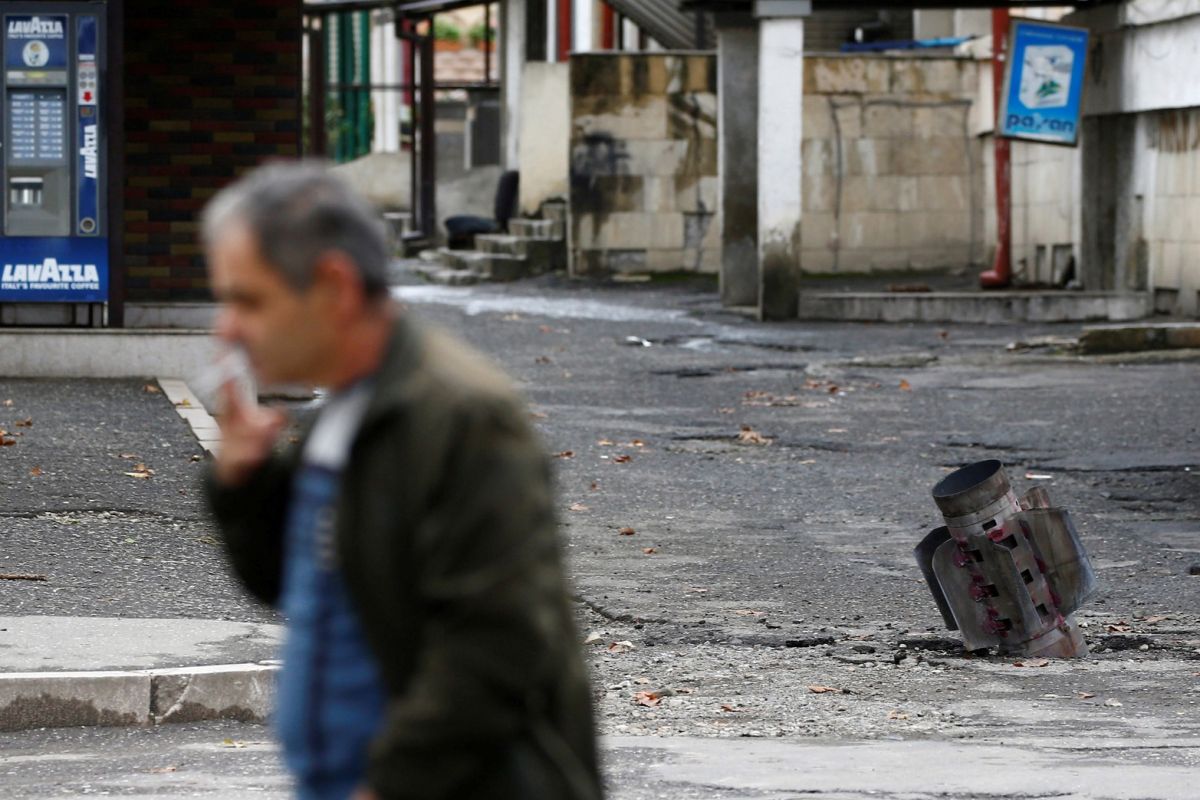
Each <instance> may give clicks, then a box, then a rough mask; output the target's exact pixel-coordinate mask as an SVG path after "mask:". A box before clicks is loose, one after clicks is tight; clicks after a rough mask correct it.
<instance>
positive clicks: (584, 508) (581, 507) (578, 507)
mask: <svg viewBox="0 0 1200 800" xmlns="http://www.w3.org/2000/svg"><path fill="white" fill-rule="evenodd" d="M567 510H568V511H591V509H590V508H588V507H587V506H585V505H584V504H583V503H571V506H570V507H569V508H568V509H567Z"/></svg>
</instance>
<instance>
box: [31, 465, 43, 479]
mask: <svg viewBox="0 0 1200 800" xmlns="http://www.w3.org/2000/svg"><path fill="white" fill-rule="evenodd" d="M29 474H30V475H32V476H33V477H35V478H39V477H41V476H42V475H43V474H44V473H43V472H42V468H41V467H34V468H33V469H31V470H29Z"/></svg>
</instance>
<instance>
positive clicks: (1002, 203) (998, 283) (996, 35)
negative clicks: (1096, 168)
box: [979, 7, 1012, 289]
mask: <svg viewBox="0 0 1200 800" xmlns="http://www.w3.org/2000/svg"><path fill="white" fill-rule="evenodd" d="M1008 25H1009V13H1008V8H1007V7H1005V8H994V9H992V103H993V107H994V108H995V115H994V116H995V124H994V125H993V134H992V138H993V139H994V140H995V145H996V261H995V263H994V264H993V265H992V268H991V269H990V270H988V271H987V272H983V273H981V274H980V275H979V285H980V286H982V287H983V288H985V289H1002V288H1004V287H1005V286H1008V285H1009V284H1010V283H1012V164H1011V147H1010V143H1009V141H1008V139H1006V138H1004V137H1003V136H1001V135H1000V96H1001V94H1002V93H1003V92H1004V66H1005V61H1006V60H1007V50H1008Z"/></svg>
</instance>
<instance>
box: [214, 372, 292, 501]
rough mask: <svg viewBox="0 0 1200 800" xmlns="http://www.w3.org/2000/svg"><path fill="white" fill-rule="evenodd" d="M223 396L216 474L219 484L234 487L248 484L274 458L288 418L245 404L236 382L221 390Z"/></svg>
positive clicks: (215, 463) (218, 419)
mask: <svg viewBox="0 0 1200 800" xmlns="http://www.w3.org/2000/svg"><path fill="white" fill-rule="evenodd" d="M221 396H222V399H223V400H224V403H225V408H224V413H222V414H221V415H220V417H218V418H217V424H218V425H219V426H220V428H221V446H220V448H218V450H217V457H216V461H215V462H214V472H215V475H216V479H217V482H218V483H220V484H221V485H223V486H226V487H234V486H238V485H240V484H243V483H245V482H246V481H247V480H248V479H249V478H250V476H251V475H253V474H254V472H255V471H256V470H257V469H258V468H259V467H261V466H262V465H263V463H264V462H265V461H266V460H267V458H268V457H269V456H270V455H271V449H272V448H273V447H274V446H275V440H276V439H277V438H279V432H280V431H281V430H283V426H284V425H285V424H286V423H287V417H286V416H285V415H284V413H283V412H282V411H280V410H278V409H275V408H265V407H263V406H260V405H257V404H253V403H248V402H246V400H244V399H243V398H242V396H241V394H240V392H238V390H237V387H236V386H234V384H233V381H227V382H226V383H225V384H223V385H222V386H221Z"/></svg>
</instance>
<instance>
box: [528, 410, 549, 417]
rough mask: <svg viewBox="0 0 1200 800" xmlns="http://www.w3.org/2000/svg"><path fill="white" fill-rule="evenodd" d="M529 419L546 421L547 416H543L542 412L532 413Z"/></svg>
mask: <svg viewBox="0 0 1200 800" xmlns="http://www.w3.org/2000/svg"><path fill="white" fill-rule="evenodd" d="M529 418H530V419H545V418H546V415H545V414H543V413H542V412H541V411H530V412H529Z"/></svg>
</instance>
